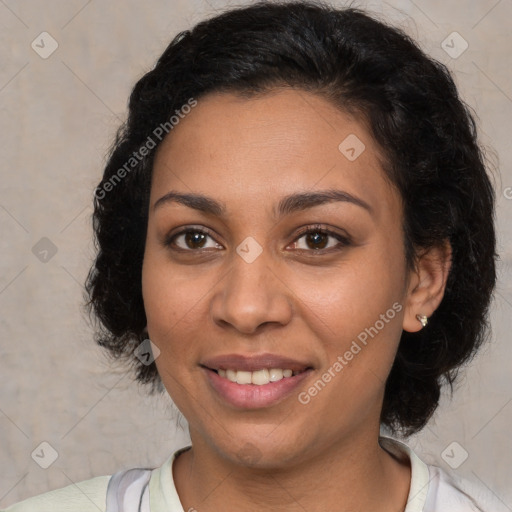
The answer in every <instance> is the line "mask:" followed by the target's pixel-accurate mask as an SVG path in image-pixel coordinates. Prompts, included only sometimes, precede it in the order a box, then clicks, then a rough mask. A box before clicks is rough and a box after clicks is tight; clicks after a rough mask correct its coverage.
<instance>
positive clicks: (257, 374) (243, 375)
mask: <svg viewBox="0 0 512 512" xmlns="http://www.w3.org/2000/svg"><path fill="white" fill-rule="evenodd" d="M217 372H218V374H219V375H220V376H221V377H224V378H226V379H228V380H230V381H231V382H236V383H238V384H256V385H257V386H263V385H264V384H268V383H269V382H277V381H278V380H281V379H283V378H285V377H291V376H292V375H293V374H294V372H293V371H292V370H289V369H285V370H282V369H280V368H271V369H270V370H267V369H266V368H263V369H262V370H256V371H254V372H248V371H244V370H238V371H237V370H223V369H220V368H219V370H217ZM297 373H299V372H295V374H297Z"/></svg>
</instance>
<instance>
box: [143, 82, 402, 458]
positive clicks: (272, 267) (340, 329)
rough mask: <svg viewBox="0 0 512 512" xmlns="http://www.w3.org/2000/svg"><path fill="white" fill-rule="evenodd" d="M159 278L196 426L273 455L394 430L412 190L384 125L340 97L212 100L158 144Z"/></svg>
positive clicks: (155, 227) (160, 305) (216, 440)
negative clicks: (391, 170) (386, 399)
mask: <svg viewBox="0 0 512 512" xmlns="http://www.w3.org/2000/svg"><path fill="white" fill-rule="evenodd" d="M363 144H364V146H363ZM171 192H172V193H173V194H178V195H174V196H171V195H170V193H171ZM179 194H185V195H187V196H188V198H186V197H185V198H182V197H181V198H180V196H179ZM302 194H305V196H304V197H303V198H302V199H300V195H302ZM315 194H325V195H316V196H315ZM329 194H330V196H329ZM336 194H337V195H336ZM196 196H200V197H199V198H196ZM329 197H331V200H329ZM344 197H345V198H346V199H347V200H342V199H343V198H344ZM184 231H188V233H184ZM305 231H309V234H308V233H305ZM326 232H328V233H327V234H326ZM142 281H143V282H142V284H143V296H144V305H145V309H146V314H147V321H148V332H149V336H150V338H151V340H152V341H153V343H154V344H155V345H156V346H157V347H158V348H159V349H160V355H159V356H158V357H157V359H156V364H157V367H158V371H159V373H160V376H161V378H162V381H163V383H164V385H165V387H166V389H167V390H168V392H169V394H170V396H171V397H172V399H173V400H174V402H175V404H176V405H177V407H178V408H179V409H180V411H181V412H182V413H183V415H184V416H185V418H186V419H187V420H188V422H189V427H190V432H191V436H192V441H193V442H194V443H196V442H199V441H200V440H201V442H204V443H207V444H208V445H209V446H210V447H211V448H212V449H213V450H215V451H216V453H218V454H219V455H222V456H223V457H224V458H227V459H230V460H232V461H238V462H239V463H240V461H243V462H244V463H247V464H254V465H261V466H262V467H263V466H268V467H269V466H284V465H286V464H290V463H299V462H300V461H301V460H304V458H305V457H308V456H312V455H313V454H314V453H318V451H319V450H328V449H329V447H331V446H333V443H343V442H347V441H349V440H354V439H356V438H358V436H359V438H363V437H365V436H368V435H370V434H371V435H374V434H375V432H378V427H379V417H380V411H381V406H382V399H383V394H384V385H385V380H386V378H387V376H388V373H389V371H390V368H391V365H392V363H393V359H394V356H395V353H396V350H397V346H398V342H399V339H400V335H401V332H402V327H403V323H402V322H403V317H404V311H405V305H404V303H405V299H406V294H407V293H408V292H407V272H406V265H405V256H404V247H403V234H402V206H401V201H400V197H399V195H398V193H397V192H396V191H395V190H394V189H393V188H392V187H390V185H389V184H388V183H387V182H386V181H385V179H384V173H383V171H382V168H381V165H380V163H379V157H378V149H377V147H376V144H375V143H374V141H373V140H372V138H371V136H370V135H369V133H368V131H367V130H366V129H365V128H364V126H363V125H362V124H361V123H359V122H357V121H356V120H354V119H353V118H351V117H349V116H347V115H345V114H343V113H341V112H340V111H339V110H338V109H336V108H334V107H333V105H331V104H330V103H329V102H327V101H326V100H324V99H323V98H320V97H318V96H316V95H314V94H312V93H308V92H304V91H300V92H299V91H296V90H292V89H286V90H280V91H279V92H276V91H274V92H272V93H271V94H265V95H262V96H259V97H256V98H254V99H242V98H240V97H238V96H235V95H232V94H227V93H225V94H218V93H215V94H210V95H207V96H205V97H204V98H201V99H199V100H198V103H197V106H196V107H195V108H193V109H192V111H191V112H190V113H189V114H188V115H187V116H186V117H184V118H183V119H181V120H180V121H179V124H178V125H176V126H175V127H174V129H173V130H172V132H171V133H170V134H169V136H167V138H166V139H165V140H164V141H163V143H162V145H161V146H160V148H159V150H158V153H157V155H156V159H155V164H154V174H153V181H152V187H151V199H150V208H149V220H148V232H147V240H146V249H145V256H144V265H143V278H142ZM403 306H404V307H403ZM231 356H233V357H231ZM237 356H238V358H237ZM259 356H262V357H261V358H260V359H258V357H259ZM275 358H285V359H286V361H284V360H283V361H280V360H275ZM207 367H208V368H210V369H208V368H207ZM219 368H220V370H221V372H220V373H223V372H222V370H228V369H229V370H233V371H237V370H241V371H240V372H237V373H233V372H229V375H227V376H226V377H223V376H221V375H219V374H218V373H216V372H215V371H214V370H219ZM250 369H253V370H260V371H257V372H256V373H250V372H248V370H250ZM265 369H266V370H272V369H277V371H269V372H268V374H267V373H265V371H264V370H265ZM286 369H291V370H295V371H301V373H299V374H298V375H295V376H292V377H286V376H283V374H282V372H281V373H280V372H279V370H286ZM304 369H306V371H303V372H302V370H304ZM242 370H243V371H242ZM262 370H263V371H262ZM286 374H287V372H285V375H286ZM228 376H231V378H234V379H235V380H238V381H239V382H240V383H238V382H235V383H234V382H231V381H230V380H229V379H228ZM280 377H282V379H281V380H279V379H280ZM271 378H272V379H277V380H275V381H272V382H269V383H267V384H261V385H260V384H258V383H265V382H267V381H268V380H270V379H271ZM243 382H255V384H252V383H251V384H243Z"/></svg>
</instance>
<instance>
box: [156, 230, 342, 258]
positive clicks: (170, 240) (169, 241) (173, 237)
mask: <svg viewBox="0 0 512 512" xmlns="http://www.w3.org/2000/svg"><path fill="white" fill-rule="evenodd" d="M187 233H201V234H204V235H207V236H209V237H210V238H212V239H213V240H214V238H213V236H212V234H211V233H210V231H209V230H207V229H204V228H194V227H188V228H186V229H184V230H182V231H180V232H178V233H175V234H173V235H171V236H168V237H167V238H166V239H165V241H164V245H165V246H168V247H173V246H175V240H176V239H177V238H178V237H180V236H182V235H186V234H187ZM310 233H315V234H322V235H326V236H329V237H333V238H335V239H336V240H338V242H339V244H338V245H337V246H335V247H329V248H327V249H294V250H296V251H300V252H308V253H312V254H325V253H329V252H332V251H337V250H341V249H342V248H343V247H348V246H350V245H351V244H352V241H351V240H350V238H348V237H346V236H342V235H340V234H339V233H335V232H334V231H331V230H329V229H327V228H325V227H323V226H322V225H320V224H315V225H313V226H307V227H305V228H303V229H301V230H300V231H299V233H298V234H297V236H296V238H295V239H294V240H293V242H292V243H296V242H297V241H298V240H300V239H301V238H302V237H303V236H304V235H308V234H310ZM216 243H218V242H216ZM219 245H220V244H219ZM327 245H328V244H327ZM173 248H174V247H173ZM176 250H178V251H182V252H189V253H199V252H201V251H202V250H204V251H208V250H209V249H184V248H183V247H177V248H176Z"/></svg>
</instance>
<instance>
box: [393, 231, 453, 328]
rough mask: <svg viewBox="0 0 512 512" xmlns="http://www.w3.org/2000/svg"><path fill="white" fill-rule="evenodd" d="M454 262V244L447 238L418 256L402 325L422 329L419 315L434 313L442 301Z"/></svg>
mask: <svg viewBox="0 0 512 512" xmlns="http://www.w3.org/2000/svg"><path fill="white" fill-rule="evenodd" d="M451 264H452V247H451V245H450V242H449V241H448V240H445V242H444V244H442V245H440V246H436V247H432V248H430V249H429V250H427V251H426V252H424V253H423V254H422V255H421V256H419V257H418V259H417V263H416V269H415V270H412V271H411V275H410V276H409V277H410V279H409V287H408V291H407V296H406V300H405V313H404V319H403V326H402V328H403V329H404V331H408V332H417V331H419V330H420V329H422V328H423V326H422V324H421V322H420V320H418V318H416V315H425V316H426V317H427V318H429V317H430V316H432V314H433V313H434V311H435V310H436V309H437V308H438V306H439V304H440V303H441V301H442V300H443V297H444V291H445V289H446V282H447V280H448V275H449V273H450V268H451Z"/></svg>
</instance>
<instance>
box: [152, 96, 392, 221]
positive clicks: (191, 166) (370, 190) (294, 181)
mask: <svg viewBox="0 0 512 512" xmlns="http://www.w3.org/2000/svg"><path fill="white" fill-rule="evenodd" d="M328 188H338V189H340V188H342V189H343V190H346V191H347V192H349V193H352V194H354V195H356V196H359V197H361V198H364V200H365V201H366V202H368V203H370V204H371V205H372V207H374V208H375V210H376V214H377V215H379V214H380V213H383V211H379V210H387V211H389V210H390V209H391V210H393V209H396V208H397V207H398V202H399V197H398V195H397V192H396V190H395V189H394V187H391V186H390V185H389V183H388V181H387V180H386V178H385V174H384V171H383V170H382V166H381V155H380V151H379V148H378V146H377V145H376V143H375V141H374V140H373V138H372V137H371V136H370V134H369V132H368V131H367V129H366V128H365V126H364V124H363V123H361V122H359V121H358V120H356V119H355V118H354V117H352V116H350V115H348V114H347V113H344V112H342V111H341V110H340V109H339V108H336V107H335V106H334V105H333V104H332V103H331V102H329V101H328V100H326V99H324V98H322V97H320V96H318V95H315V94H313V93H310V92H306V91H302V90H300V91H299V90H293V89H281V90H277V91H272V92H271V93H265V94H262V95H258V96H254V97H252V98H249V99H248V98H242V97H240V96H238V95H235V94H231V93H213V94H208V95H206V96H204V97H202V98H200V99H198V103H197V106H196V107H195V108H194V109H193V110H192V111H191V112H190V113H189V114H187V115H186V116H184V117H183V118H182V119H180V121H179V123H178V124H177V125H176V126H174V128H173V130H172V131H171V132H170V133H169V135H168V136H167V137H166V138H165V139H164V141H163V142H162V144H161V145H160V147H159V148H158V152H157V155H156V158H155V162H154V169H153V182H152V203H153V204H154V202H155V201H156V200H157V199H158V197H157V195H158V196H160V195H162V194H165V193H166V192H167V191H168V190H171V189H172V190H178V191H181V192H185V193H186V192H197V193H202V194H205V195H209V196H214V197H215V198H217V199H218V200H219V201H221V202H225V203H226V204H232V205H233V207H235V202H236V201H235V199H237V200H238V201H239V205H245V207H246V208H247V207H249V206H248V205H249V204H252V203H251V199H254V198H256V197H257V198H258V202H259V203H260V204H261V203H265V202H268V201H274V200H276V199H277V198H279V197H282V196H284V195H288V194H292V193H294V192H297V191H298V190H300V191H305V190H308V191H311V190H315V189H318V190H320V189H328Z"/></svg>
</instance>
